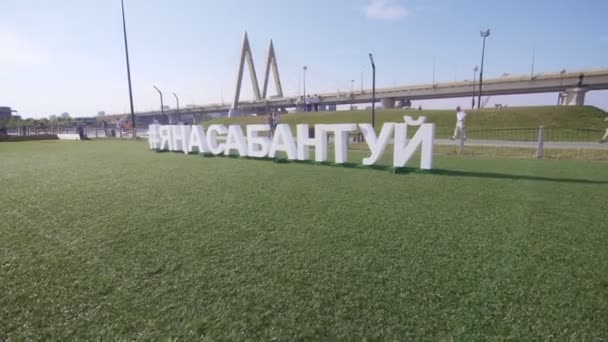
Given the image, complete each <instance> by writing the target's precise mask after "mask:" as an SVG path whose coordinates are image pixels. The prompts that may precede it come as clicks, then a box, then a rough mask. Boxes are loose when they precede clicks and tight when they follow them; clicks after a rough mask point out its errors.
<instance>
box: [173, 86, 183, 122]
mask: <svg viewBox="0 0 608 342" xmlns="http://www.w3.org/2000/svg"><path fill="white" fill-rule="evenodd" d="M173 96H175V101H176V102H177V122H181V121H182V118H181V115H180V113H179V97H177V95H176V94H175V93H173Z"/></svg>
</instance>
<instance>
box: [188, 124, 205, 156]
mask: <svg viewBox="0 0 608 342" xmlns="http://www.w3.org/2000/svg"><path fill="white" fill-rule="evenodd" d="M194 147H196V148H197V150H198V153H206V152H209V148H208V147H207V140H206V137H205V130H204V129H203V127H201V126H199V125H195V126H192V130H191V131H190V141H189V142H188V152H190V153H192V152H194Z"/></svg>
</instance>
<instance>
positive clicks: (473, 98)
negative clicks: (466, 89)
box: [471, 66, 479, 109]
mask: <svg viewBox="0 0 608 342" xmlns="http://www.w3.org/2000/svg"><path fill="white" fill-rule="evenodd" d="M477 70H479V67H477V66H475V67H474V68H473V97H472V98H471V109H475V91H476V90H477V88H475V79H476V78H477Z"/></svg>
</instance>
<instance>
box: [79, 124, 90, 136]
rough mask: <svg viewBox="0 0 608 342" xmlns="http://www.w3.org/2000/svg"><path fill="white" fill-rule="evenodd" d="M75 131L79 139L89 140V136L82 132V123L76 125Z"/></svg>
mask: <svg viewBox="0 0 608 342" xmlns="http://www.w3.org/2000/svg"><path fill="white" fill-rule="evenodd" d="M76 133H78V137H79V138H80V140H89V137H87V135H86V134H84V127H82V125H78V127H77V128H76Z"/></svg>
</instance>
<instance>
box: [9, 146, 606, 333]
mask: <svg viewBox="0 0 608 342" xmlns="http://www.w3.org/2000/svg"><path fill="white" fill-rule="evenodd" d="M436 167H437V168H438V170H436V171H435V172H434V173H425V172H413V173H409V174H397V175H394V174H391V173H389V172H386V171H378V170H372V169H350V168H339V167H325V166H319V165H308V164H297V163H287V164H282V163H281V164H276V163H273V162H269V161H254V160H246V159H234V158H203V157H198V156H185V155H183V154H178V153H155V152H149V151H146V145H145V144H142V143H133V142H119V141H110V142H107V141H101V142H25V143H13V144H0V187H1V189H2V196H0V217H1V218H2V220H0V294H2V295H1V296H0V340H5V339H8V340H13V339H14V340H21V339H34V340H67V339H98V338H108V339H119V338H122V339H136V338H140V339H154V340H158V339H166V338H169V337H177V338H182V339H195V338H198V337H200V336H204V337H206V338H208V339H209V340H247V339H249V340H273V339H274V340H286V341H287V340H297V339H316V340H338V339H343V340H361V339H363V338H367V339H375V340H428V339H451V338H456V339H461V340H466V341H472V340H480V341H485V340H492V339H502V338H511V339H515V340H544V339H555V340H577V341H578V340H593V339H595V340H603V339H608V321H607V320H606V317H608V296H606V293H608V249H606V245H607V244H608V230H607V229H606V222H605V220H604V218H605V217H606V211H607V210H608V202H607V201H606V192H607V191H608V174H607V173H606V163H598V162H572V161H571V162H566V161H529V160H476V159H471V158H453V157H442V158H438V159H437V161H436Z"/></svg>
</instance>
